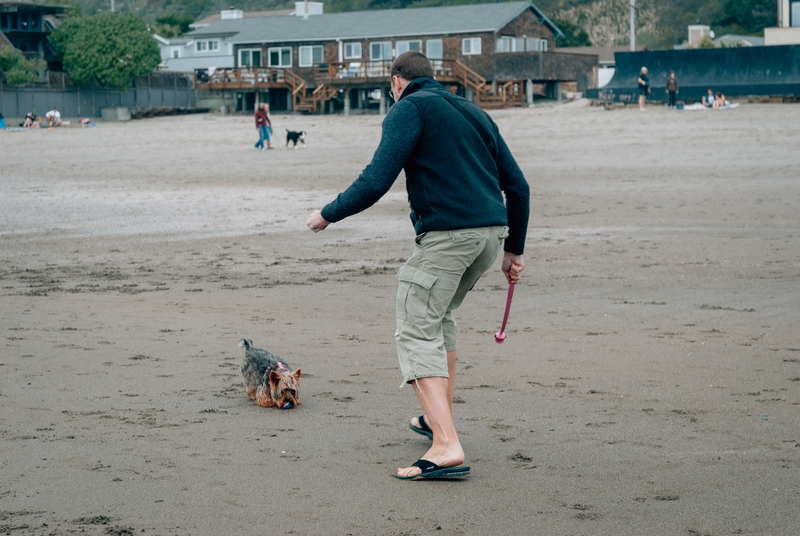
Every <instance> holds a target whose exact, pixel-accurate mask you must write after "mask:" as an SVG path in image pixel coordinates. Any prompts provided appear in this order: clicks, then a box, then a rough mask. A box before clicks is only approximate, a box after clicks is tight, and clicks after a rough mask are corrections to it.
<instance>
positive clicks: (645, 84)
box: [636, 67, 650, 112]
mask: <svg viewBox="0 0 800 536" xmlns="http://www.w3.org/2000/svg"><path fill="white" fill-rule="evenodd" d="M636 81H637V82H639V110H641V111H642V112H643V111H644V101H645V100H647V95H649V94H650V79H649V78H647V67H642V70H641V71H640V72H639V78H637V79H636Z"/></svg>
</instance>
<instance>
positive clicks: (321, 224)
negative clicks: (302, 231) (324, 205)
mask: <svg viewBox="0 0 800 536" xmlns="http://www.w3.org/2000/svg"><path fill="white" fill-rule="evenodd" d="M330 224H331V222H329V221H328V220H326V219H325V218H323V217H322V212H320V211H319V210H315V211H314V212H312V213H311V215H310V216H309V217H308V221H307V222H306V225H308V228H309V229H311V230H312V231H314V232H315V233H318V232H320V231H324V230H325V228H326V227H327V226H328V225H330Z"/></svg>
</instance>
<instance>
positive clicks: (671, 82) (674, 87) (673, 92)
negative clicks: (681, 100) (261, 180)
mask: <svg viewBox="0 0 800 536" xmlns="http://www.w3.org/2000/svg"><path fill="white" fill-rule="evenodd" d="M666 91H667V97H669V101H668V103H667V108H672V107H674V106H675V101H676V99H677V96H678V79H677V78H675V71H670V72H669V76H668V77H667V87H666Z"/></svg>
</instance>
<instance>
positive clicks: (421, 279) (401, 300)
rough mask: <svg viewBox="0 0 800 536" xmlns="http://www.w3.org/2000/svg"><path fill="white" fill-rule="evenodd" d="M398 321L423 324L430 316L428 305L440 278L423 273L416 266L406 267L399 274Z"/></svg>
mask: <svg viewBox="0 0 800 536" xmlns="http://www.w3.org/2000/svg"><path fill="white" fill-rule="evenodd" d="M397 279H398V280H399V281H400V284H399V285H398V287H397V319H398V320H405V321H406V322H411V323H412V324H421V323H423V322H424V321H425V318H426V317H427V314H428V305H429V302H430V298H431V289H432V288H433V285H434V283H436V280H437V279H439V276H437V275H434V274H429V273H428V272H423V271H422V270H420V269H419V268H417V267H415V266H408V265H404V266H403V267H402V268H400V271H399V272H397Z"/></svg>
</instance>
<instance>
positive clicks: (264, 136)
mask: <svg viewBox="0 0 800 536" xmlns="http://www.w3.org/2000/svg"><path fill="white" fill-rule="evenodd" d="M271 128H272V121H271V120H270V117H269V108H268V106H267V105H266V104H264V103H263V102H262V103H259V105H258V106H257V107H256V130H257V131H258V141H257V142H256V145H255V148H256V149H260V150H262V151H263V150H264V142H266V144H267V149H272V145H271V144H270V141H269V139H270V129H271Z"/></svg>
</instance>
